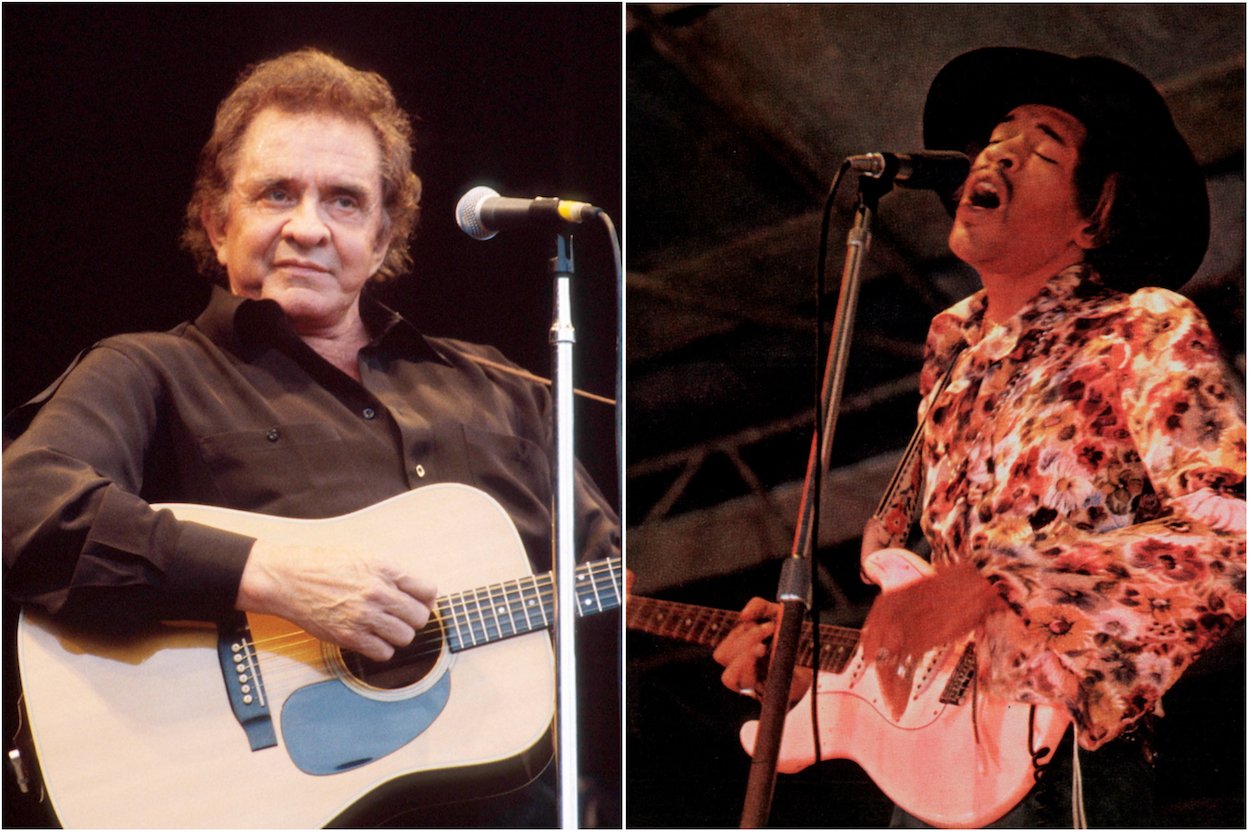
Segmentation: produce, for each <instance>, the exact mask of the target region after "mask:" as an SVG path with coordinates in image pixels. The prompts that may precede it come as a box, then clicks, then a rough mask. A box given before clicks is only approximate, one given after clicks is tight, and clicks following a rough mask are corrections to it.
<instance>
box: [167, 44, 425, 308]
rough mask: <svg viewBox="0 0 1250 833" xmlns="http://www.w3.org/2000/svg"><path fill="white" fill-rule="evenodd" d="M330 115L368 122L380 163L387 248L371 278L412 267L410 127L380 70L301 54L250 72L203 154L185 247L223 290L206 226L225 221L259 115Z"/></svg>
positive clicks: (226, 103)
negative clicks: (246, 141) (208, 221)
mask: <svg viewBox="0 0 1250 833" xmlns="http://www.w3.org/2000/svg"><path fill="white" fill-rule="evenodd" d="M271 107H272V108H275V109H278V110H281V111H283V112H286V113H295V114H298V113H326V114H332V115H335V116H340V117H343V118H346V119H351V120H358V121H361V122H363V123H365V124H367V125H368V126H369V127H370V128H371V129H372V130H373V133H374V135H375V136H376V137H377V140H378V148H379V150H380V151H381V157H382V162H381V165H382V208H383V210H384V212H385V222H384V224H383V232H382V233H383V234H389V235H390V246H389V247H388V249H387V252H386V257H385V258H384V259H383V261H382V266H381V267H380V268H379V269H378V271H377V273H376V275H374V277H375V278H376V279H380V280H384V279H388V278H393V277H395V276H396V275H399V274H402V273H404V272H405V271H407V269H408V268H409V266H410V265H411V258H410V257H409V254H408V238H409V237H410V236H411V234H412V231H413V229H414V228H416V225H417V219H418V217H419V215H420V211H421V209H420V201H421V180H420V179H419V178H418V177H417V175H416V174H414V173H413V172H412V124H411V120H410V119H409V116H408V114H407V113H406V112H404V110H403V109H402V108H400V106H399V105H398V104H397V103H396V101H395V95H394V93H393V92H392V91H391V86H390V84H388V83H387V82H386V79H384V78H383V77H382V76H380V75H378V74H377V73H375V72H365V71H362V70H358V69H353V68H352V67H349V66H347V64H344V63H343V62H342V61H340V60H338V59H337V58H334V57H333V56H331V55H327V54H326V53H324V52H321V51H319V50H316V49H301V50H298V51H296V52H289V53H287V54H285V55H282V56H279V57H277V58H273V59H271V60H268V61H264V62H262V63H259V64H256V65H255V66H252V67H250V68H248V69H247V70H246V71H245V72H244V73H243V74H242V76H240V78H239V81H238V83H237V84H236V85H235V87H234V89H233V90H232V91H231V92H230V94H229V95H228V96H226V98H225V99H224V100H223V101H222V102H221V104H220V105H219V106H218V107H217V117H216V119H215V120H214V122H213V133H212V135H211V136H210V137H209V139H208V142H207V143H206V144H205V145H204V148H203V150H201V151H200V159H199V164H198V167H197V170H196V177H195V187H194V189H193V190H192V193H191V201H190V202H188V203H187V213H186V227H185V229H184V230H183V233H182V245H183V247H184V248H185V249H187V250H188V251H189V252H191V254H192V255H193V256H194V257H195V259H196V264H197V265H198V267H199V269H200V272H201V273H202V274H203V275H204V276H205V277H207V278H209V279H210V280H212V281H214V282H215V283H220V284H222V285H225V284H226V274H225V270H224V269H223V268H222V267H221V265H220V264H219V263H218V262H217V254H216V251H215V250H214V249H213V246H212V243H211V241H210V240H209V238H208V232H207V231H206V230H205V228H204V221H203V215H204V212H205V211H209V212H215V213H216V216H218V217H224V216H225V213H226V210H227V200H228V198H229V192H230V185H231V182H232V181H233V179H234V173H235V170H236V167H237V164H238V154H239V148H240V146H241V145H242V142H243V135H244V133H246V131H247V128H248V126H249V125H250V124H251V123H252V119H254V118H255V117H256V116H257V115H258V114H259V113H260V112H261V111H263V110H266V109H269V108H271Z"/></svg>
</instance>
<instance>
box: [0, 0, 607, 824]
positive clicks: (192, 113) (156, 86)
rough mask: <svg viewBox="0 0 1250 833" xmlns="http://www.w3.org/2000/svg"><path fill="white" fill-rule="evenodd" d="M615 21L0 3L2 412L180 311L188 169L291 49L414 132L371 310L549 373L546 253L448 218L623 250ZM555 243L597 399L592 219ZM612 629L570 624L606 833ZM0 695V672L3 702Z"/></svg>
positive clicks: (183, 314)
mask: <svg viewBox="0 0 1250 833" xmlns="http://www.w3.org/2000/svg"><path fill="white" fill-rule="evenodd" d="M620 22H621V8H620V6H618V5H616V4H598V5H596V4H577V5H572V4H539V5H488V6H481V5H455V6H452V5H419V6H409V5H385V6H381V5H368V4H341V5H340V4H329V5H303V4H275V5H266V6H260V5H236V4H229V5H178V6H163V5H162V6H148V5H110V6H76V5H59V4H58V5H13V4H6V5H5V7H4V10H3V24H4V26H3V46H4V50H3V51H4V55H3V73H4V74H3V84H4V101H3V103H4V113H3V115H4V188H3V192H4V223H3V243H4V247H3V270H4V275H3V402H2V407H3V410H4V411H5V412H7V411H8V410H10V409H12V408H13V407H15V406H17V405H18V404H20V403H21V402H23V401H25V400H26V399H27V398H29V397H30V396H32V395H33V394H35V393H37V392H38V391H39V390H41V389H42V388H43V387H44V386H46V385H47V384H48V383H50V382H51V381H52V380H53V379H54V378H55V377H56V376H57V375H58V374H59V373H60V372H61V370H63V369H64V367H65V366H66V365H67V364H68V363H69V362H70V361H71V360H72V359H73V357H74V356H75V355H76V354H77V353H78V352H79V351H80V350H82V349H83V348H85V347H88V346H90V345H91V344H92V343H94V342H95V341H97V340H98V339H100V338H102V337H104V336H107V335H111V334H114V333H119V332H125V331H134V330H163V329H167V328H169V327H171V326H174V325H175V324H177V323H178V322H180V321H183V320H185V319H187V318H191V317H194V316H195V315H196V314H198V312H199V310H200V309H201V307H202V305H203V303H204V302H205V300H206V298H207V295H208V284H207V283H206V282H205V281H204V280H203V279H202V278H200V277H199V276H198V275H197V274H196V273H195V269H194V264H193V261H192V259H191V257H190V256H189V255H188V254H186V253H185V252H182V251H180V249H179V246H178V237H179V234H180V231H181V228H182V222H183V220H182V218H183V214H184V209H185V206H186V202H187V199H188V198H189V196H190V191H191V184H192V179H193V175H194V167H195V161H196V157H197V154H198V152H199V149H200V147H201V146H202V145H203V143H204V141H205V140H206V139H207V138H208V135H209V132H210V130H211V128H212V121H213V115H214V112H215V110H216V106H217V104H218V102H219V101H220V100H221V99H222V98H223V97H224V96H225V95H226V93H227V92H229V90H230V88H231V87H232V86H233V84H234V82H235V80H236V79H237V77H238V75H239V74H240V73H241V72H242V71H243V70H244V69H245V68H246V67H247V66H248V65H250V64H253V63H255V62H257V61H260V60H264V59H266V58H269V57H273V56H276V55H278V54H281V53H283V52H286V51H289V50H292V49H297V48H300V47H303V46H315V47H319V48H322V49H325V50H326V51H328V52H330V53H331V54H334V55H335V56H337V57H339V58H340V59H342V60H344V61H345V62H347V63H348V64H350V65H352V66H356V67H358V68H361V69H368V70H373V71H376V72H378V73H380V74H381V75H382V76H383V77H385V78H386V79H387V80H389V81H390V83H391V85H392V86H393V88H394V90H395V94H396V97H397V98H398V100H399V103H400V105H401V106H402V107H404V108H405V109H406V110H407V111H408V112H409V113H410V114H412V115H413V116H414V121H415V131H416V138H415V146H416V147H415V154H414V163H413V164H414V168H415V170H416V171H417V173H418V175H419V176H420V177H421V178H422V181H423V183H424V194H423V197H422V206H423V212H422V219H421V222H420V225H419V227H418V230H417V233H416V235H415V237H414V239H413V242H412V253H413V259H414V261H415V267H414V269H413V273H412V274H411V275H409V276H405V277H402V278H400V279H399V280H398V281H397V282H395V283H394V284H393V285H390V286H387V287H386V288H385V290H384V293H383V300H384V301H386V302H387V303H389V304H391V305H392V306H394V307H396V308H398V309H399V310H400V311H401V312H403V313H405V314H406V315H408V316H409V317H410V318H411V319H412V320H414V321H415V322H416V323H417V325H418V326H420V327H421V328H422V329H424V330H425V331H426V332H429V333H431V334H435V335H447V336H455V337H459V338H466V339H470V340H475V341H483V342H488V343H492V344H494V345H496V346H498V347H499V348H500V349H502V350H503V351H504V353H506V354H507V355H508V356H509V357H511V358H512V359H513V360H514V361H517V362H518V363H520V364H521V365H523V366H525V367H526V368H528V369H529V370H531V371H533V372H535V373H538V374H540V375H542V376H550V347H549V345H548V340H547V334H548V329H549V327H550V324H551V309H552V291H551V279H550V274H549V271H548V259H549V258H550V256H551V254H552V250H553V240H552V239H551V238H550V237H549V235H547V234H545V233H541V232H534V231H529V230H508V231H505V232H503V233H501V234H500V235H499V236H498V237H496V238H495V239H493V240H490V241H486V242H478V241H475V240H472V239H470V238H469V237H467V236H465V235H464V234H462V233H461V232H460V231H459V229H457V228H456V226H455V223H454V220H453V209H454V207H455V204H456V201H457V200H458V199H459V197H460V195H461V194H463V193H464V192H465V191H466V190H468V189H469V188H470V187H472V186H474V185H479V184H482V185H489V186H491V187H493V188H495V189H496V190H497V191H499V192H500V193H501V194H504V195H507V196H517V197H533V196H540V195H541V196H559V197H562V198H566V199H579V200H585V201H588V202H592V203H594V204H596V205H599V206H601V207H602V208H603V209H604V210H605V211H606V212H607V213H608V214H609V216H611V217H612V219H613V220H614V221H615V222H616V223H617V227H618V230H620V231H621V232H622V233H623V230H624V229H623V223H622V218H621V187H620V159H621V82H620V78H621V27H620ZM574 249H575V258H576V277H575V279H574V285H573V296H574V297H573V320H574V324H575V325H576V327H577V346H576V359H575V362H576V363H575V381H576V384H577V385H578V387H581V388H585V389H588V390H591V391H594V392H596V393H599V394H603V395H607V396H613V397H614V396H615V390H614V388H615V384H616V376H615V368H616V363H617V358H616V339H617V335H616V325H617V317H616V310H617V299H616V296H617V289H616V284H615V273H614V260H613V254H612V250H611V248H610V246H609V243H608V236H607V234H606V232H605V231H604V229H603V227H602V226H599V225H598V224H596V225H594V226H588V227H586V228H585V229H584V230H579V231H578V232H577V233H576V234H575V236H574ZM577 420H578V425H577V430H578V434H577V436H578V443H577V453H578V456H579V458H580V459H581V460H582V461H583V462H584V463H585V464H586V465H587V466H588V468H589V469H590V470H591V472H592V474H593V475H594V477H595V479H596V481H597V482H598V483H599V484H600V486H601V487H602V488H603V489H604V491H605V493H607V494H608V496H609V498H610V499H612V500H613V502H614V503H616V504H617V505H618V506H619V498H618V491H619V489H618V487H617V483H618V477H617V473H616V472H617V467H616V436H615V434H616V431H615V419H614V414H613V413H612V409H611V408H610V407H608V406H604V405H600V404H589V403H584V402H583V400H580V399H579V405H578V407H577ZM11 618H12V611H9V612H8V615H7V616H6V624H7V625H11ZM618 630H619V616H617V615H616V614H609V615H606V616H602V617H597V618H596V619H594V620H586V621H584V622H583V623H581V624H580V625H579V642H580V645H581V659H582V663H581V667H580V669H579V670H580V675H579V676H580V678H581V680H582V683H581V686H580V688H581V695H582V696H581V701H582V719H583V724H584V731H583V734H582V741H581V745H582V752H581V760H582V765H583V768H584V769H586V770H588V771H589V772H590V774H591V775H592V776H593V777H594V779H595V782H596V784H597V788H598V792H599V800H598V812H600V813H601V817H600V819H601V821H603V822H604V823H607V824H610V825H613V826H614V825H615V824H617V823H619V822H616V821H615V819H619V814H620V797H619V784H620V748H619V747H620V744H619V739H620V728H619V722H618V715H619V675H618V674H617V669H618V668H619V663H620V657H619V640H618V638H617V633H618ZM6 637H8V638H6V642H5V646H6V648H9V647H10V646H11V645H12V642H11V628H10V627H6ZM7 653H8V656H6V669H9V668H11V665H12V662H11V660H12V653H11V652H7ZM16 688H17V686H16V684H15V681H14V679H13V677H12V676H11V675H10V674H9V673H8V671H6V676H5V697H4V699H5V704H6V707H8V706H10V705H11V704H12V701H13V699H14V697H15V696H16ZM590 709H593V713H594V718H593V719H589V718H587V716H586V715H587V713H588V711H589V710H590ZM11 714H12V709H11V708H6V714H5V735H6V742H7V739H8V738H9V737H10V736H11V731H10V728H11V724H10V718H11ZM6 748H7V747H6ZM4 795H5V799H6V800H5V804H4V822H5V826H24V825H28V824H38V823H40V821H41V820H42V819H41V817H40V816H39V815H38V814H37V813H35V814H32V813H30V808H29V807H28V806H27V805H26V803H25V802H23V801H21V800H20V799H16V798H14V790H13V779H12V778H11V776H10V775H9V773H7V771H6V776H5V793H4Z"/></svg>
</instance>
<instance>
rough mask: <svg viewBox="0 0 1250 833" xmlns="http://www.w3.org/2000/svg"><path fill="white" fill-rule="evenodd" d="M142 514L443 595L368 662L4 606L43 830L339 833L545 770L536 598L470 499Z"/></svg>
mask: <svg viewBox="0 0 1250 833" xmlns="http://www.w3.org/2000/svg"><path fill="white" fill-rule="evenodd" d="M157 508H165V509H169V510H170V511H172V512H173V513H174V515H175V516H177V517H178V518H180V519H182V520H188V521H195V522H199V523H203V524H208V525H211V526H215V527H219V528H222V529H227V530H232V531H234V532H239V533H242V534H245V535H250V536H255V537H265V538H272V539H274V540H278V541H285V542H289V543H301V542H303V543H316V544H318V545H324V546H334V545H335V543H336V542H343V543H351V544H352V545H358V544H359V543H360V542H362V541H363V542H368V543H369V544H370V545H371V546H372V547H374V548H377V549H381V550H387V551H392V552H395V553H400V554H404V556H405V557H406V558H408V559H410V561H411V563H412V564H413V565H414V567H413V569H414V570H419V571H420V573H421V574H422V575H423V576H426V577H428V578H430V579H431V580H433V581H434V582H436V584H437V586H438V587H439V588H440V590H444V589H452V590H457V591H458V592H454V593H451V594H450V595H446V596H442V597H441V598H439V600H438V602H437V605H436V608H435V613H434V615H433V616H432V617H431V622H430V624H429V625H428V626H427V627H426V628H425V629H424V630H423V631H422V632H421V633H419V634H418V635H417V638H416V639H415V640H414V641H413V643H412V645H410V646H409V647H408V648H406V649H402V650H401V651H400V652H399V653H398V654H397V655H396V657H395V658H394V659H393V660H391V661H389V662H386V663H375V662H371V661H369V660H367V659H365V658H364V657H362V656H360V655H358V654H354V653H352V652H349V651H344V650H341V649H339V648H338V647H336V646H333V645H330V644H328V643H322V642H320V641H318V640H317V639H315V638H313V637H312V636H310V635H309V634H308V633H306V632H305V631H302V630H300V629H299V628H297V627H295V626H294V625H292V624H291V623H289V622H286V621H284V620H282V619H278V618H276V617H270V616H252V615H249V616H247V617H246V618H244V617H242V616H241V617H240V621H239V623H238V625H237V627H231V628H222V629H218V628H216V627H211V626H203V625H200V626H194V625H175V624H170V625H161V626H155V627H153V628H152V629H151V630H150V631H148V632H145V633H141V634H128V635H126V636H124V637H121V636H116V637H114V636H105V635H101V634H98V633H94V634H93V633H86V632H82V631H79V630H77V629H74V628H70V627H68V626H65V625H63V624H59V623H58V622H56V621H55V620H53V619H51V618H50V617H48V616H46V615H45V614H42V613H38V612H36V611H33V610H28V611H23V613H22V617H21V620H20V622H19V626H18V662H19V668H20V672H21V678H22V685H23V692H24V697H25V702H26V713H27V715H28V718H29V721H30V731H31V735H32V738H33V745H34V749H35V752H36V755H37V758H38V762H39V765H40V767H41V769H42V776H43V784H44V786H45V789H46V791H47V796H48V798H49V800H50V801H51V804H52V808H53V810H54V812H55V813H56V816H57V818H58V820H59V821H60V823H61V824H62V825H63V826H65V827H93V828H136V827H160V828H179V827H210V828H223V827H247V828H257V827H284V828H308V827H317V826H323V825H326V824H330V823H335V824H342V823H345V822H346V821H347V820H348V819H350V818H352V817H353V815H352V814H353V813H354V812H355V811H356V810H359V809H362V808H363V807H365V806H367V805H369V804H373V803H377V802H380V801H383V800H384V799H388V798H393V797H394V796H395V795H396V794H399V793H401V792H402V793H403V796H404V799H405V801H412V800H416V801H418V802H421V803H429V804H437V803H441V802H445V801H449V800H454V799H457V798H465V797H471V796H474V795H482V794H487V793H496V792H502V791H505V790H508V789H513V788H515V787H518V786H521V785H523V784H524V783H526V782H528V781H529V780H531V779H532V778H533V777H534V776H535V775H537V774H538V773H539V772H540V771H541V770H542V767H543V766H544V765H545V764H546V762H547V761H548V760H549V758H550V756H551V750H550V745H549V744H548V743H543V742H542V741H543V740H544V738H545V737H546V736H547V735H548V730H549V727H550V724H551V721H552V715H553V712H554V703H555V682H554V661H553V657H552V650H551V642H550V638H549V636H548V635H547V634H546V633H545V631H546V629H547V627H548V626H549V625H550V624H551V622H552V615H553V605H554V596H555V588H554V584H553V581H552V576H551V574H550V573H548V574H544V575H538V576H535V575H531V574H530V566H529V560H528V559H527V557H526V555H525V550H524V547H523V546H522V544H521V540H520V538H519V536H518V535H517V532H516V529H515V528H514V527H513V524H512V522H511V519H510V518H509V517H508V516H507V514H506V513H505V512H504V510H503V508H502V507H501V506H500V505H499V504H498V503H496V502H495V501H494V500H493V499H492V498H490V497H489V496H487V495H486V494H485V493H483V492H480V491H478V490H476V489H473V488H471V487H468V486H461V485H457V484H441V485H435V486H429V487H426V488H422V489H418V490H416V491H413V492H408V493H406V494H402V495H399V496H397V497H394V498H391V499H389V500H386V501H383V502H381V503H378V504H376V505H374V506H372V507H369V508H367V509H363V510H361V511H359V512H355V513H352V514H349V515H344V516H341V517H338V518H331V519H328V520H291V519H286V518H276V517H270V516H265V515H257V514H252V513H247V512H238V511H233V510H228V509H217V508H213V507H206V506H195V505H188V504H177V505H167V506H164V507H160V506H158V507H157ZM576 585H577V587H576V598H577V604H578V609H577V613H578V614H579V615H584V614H589V613H597V612H600V611H604V610H608V609H611V608H614V607H617V606H619V605H620V600H621V597H622V585H621V564H620V558H619V557H617V558H612V559H607V560H605V561H600V562H594V563H586V564H581V565H578V569H577V577H576ZM462 588H463V589H462Z"/></svg>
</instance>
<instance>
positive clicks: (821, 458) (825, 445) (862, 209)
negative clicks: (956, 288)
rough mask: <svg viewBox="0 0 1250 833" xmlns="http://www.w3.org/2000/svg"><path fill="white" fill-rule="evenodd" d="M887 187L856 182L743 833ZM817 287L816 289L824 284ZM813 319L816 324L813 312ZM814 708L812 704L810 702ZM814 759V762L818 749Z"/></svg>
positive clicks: (794, 643) (769, 765)
mask: <svg viewBox="0 0 1250 833" xmlns="http://www.w3.org/2000/svg"><path fill="white" fill-rule="evenodd" d="M848 169H849V164H848V163H843V166H842V169H841V170H840V171H839V173H838V176H837V178H836V179H835V180H834V184H833V187H832V188H831V189H830V192H829V197H828V199H827V200H826V204H825V214H824V220H823V224H822V227H821V244H820V256H819V259H818V263H817V273H818V274H819V275H822V276H823V274H824V261H825V250H826V245H827V229H828V226H829V214H830V212H831V211H832V207H833V201H834V196H835V194H836V193H837V189H838V183H839V181H840V180H841V179H842V176H843V174H845V173H846V171H847V170H848ZM892 187H893V184H892V182H890V181H889V180H887V179H877V178H874V177H870V176H861V177H860V178H859V189H860V190H859V201H858V204H857V205H856V208H855V219H854V223H853V225H852V227H851V230H850V232H849V233H848V235H847V244H846V260H845V263H844V264H843V269H842V286H841V289H840V291H839V293H838V306H837V311H836V312H835V313H834V320H833V331H832V333H831V334H830V346H829V351H828V356H827V358H826V362H825V369H824V376H823V380H822V382H821V385H820V395H819V401H818V403H817V414H816V421H815V433H814V435H813V437H812V444H811V449H810V451H809V453H808V458H807V475H806V478H805V480H804V482H803V491H802V494H801V495H800V497H799V515H798V520H797V522H796V524H795V532H794V546H793V547H792V552H791V555H790V556H789V557H787V558H786V560H785V563H784V564H783V565H782V570H781V578H780V580H779V582H778V587H777V601H778V602H779V603H780V604H781V611H782V612H781V621H780V623H779V625H778V629H777V636H776V639H775V642H774V648H773V656H772V659H771V660H770V662H769V666H768V677H767V680H766V682H765V692H764V697H763V706H762V709H761V713H760V722H759V727H760V728H759V734H758V735H757V737H756V741H755V750H754V753H753V755H752V759H751V770H750V776H749V778H748V780H747V790H746V800H745V802H744V805H743V810H742V820H741V827H743V828H753V827H763V826H765V825H766V824H767V823H768V815H769V810H770V807H771V803H772V793H773V787H774V786H775V784H776V780H777V755H778V749H779V747H780V744H781V733H782V726H783V725H784V721H785V716H786V709H787V708H788V703H789V694H790V683H791V680H792V679H793V677H794V663H795V657H796V655H797V653H798V642H799V635H800V632H801V631H802V626H803V617H804V616H805V615H806V613H807V610H808V609H809V608H810V607H811V592H812V591H811V558H812V545H813V541H814V540H816V537H817V535H816V528H817V523H818V519H819V513H818V507H819V504H820V482H821V478H822V477H823V475H824V473H825V471H827V470H828V468H829V458H830V453H831V450H832V446H833V435H834V428H835V427H836V424H837V419H838V411H839V409H840V407H841V402H842V388H843V384H844V382H845V376H846V363H847V358H848V356H849V354H850V348H851V332H852V330H853V326H854V322H855V308H856V304H857V303H858V300H859V284H860V270H861V267H862V265H863V260H864V258H865V257H866V256H867V254H868V247H869V243H870V242H871V239H872V219H873V216H874V215H875V214H876V211H877V202H878V200H879V199H880V198H881V196H882V195H884V194H886V193H888V192H889V191H890V189H891V188H892ZM819 284H820V285H821V286H822V287H823V280H821V281H820V282H819ZM816 301H817V310H819V308H820V301H821V299H820V297H819V295H818V297H817V299H816ZM817 320H818V322H819V314H818V318H817ZM812 684H813V685H815V684H816V681H815V679H813V680H812ZM814 702H815V698H813V703H814ZM814 737H819V734H818V733H817V734H815V735H814ZM816 759H817V760H819V759H820V755H819V750H818V754H817V756H816Z"/></svg>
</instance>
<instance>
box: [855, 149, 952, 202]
mask: <svg viewBox="0 0 1250 833" xmlns="http://www.w3.org/2000/svg"><path fill="white" fill-rule="evenodd" d="M846 161H847V162H849V163H850V165H851V170H853V171H857V172H858V173H862V174H864V175H865V176H871V177H874V178H876V179H881V180H883V181H885V182H893V183H895V184H897V185H902V186H903V187H904V188H928V189H931V190H934V191H940V192H942V193H946V194H949V193H950V192H951V191H954V190H955V189H956V188H958V187H959V186H960V185H962V184H963V181H964V180H965V179H967V178H968V171H969V170H970V169H971V168H972V162H971V161H969V159H968V157H967V156H964V155H963V154H962V153H960V152H959V151H957V150H922V151H919V152H917V153H860V154H857V155H855V156H848V157H847V158H846Z"/></svg>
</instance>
